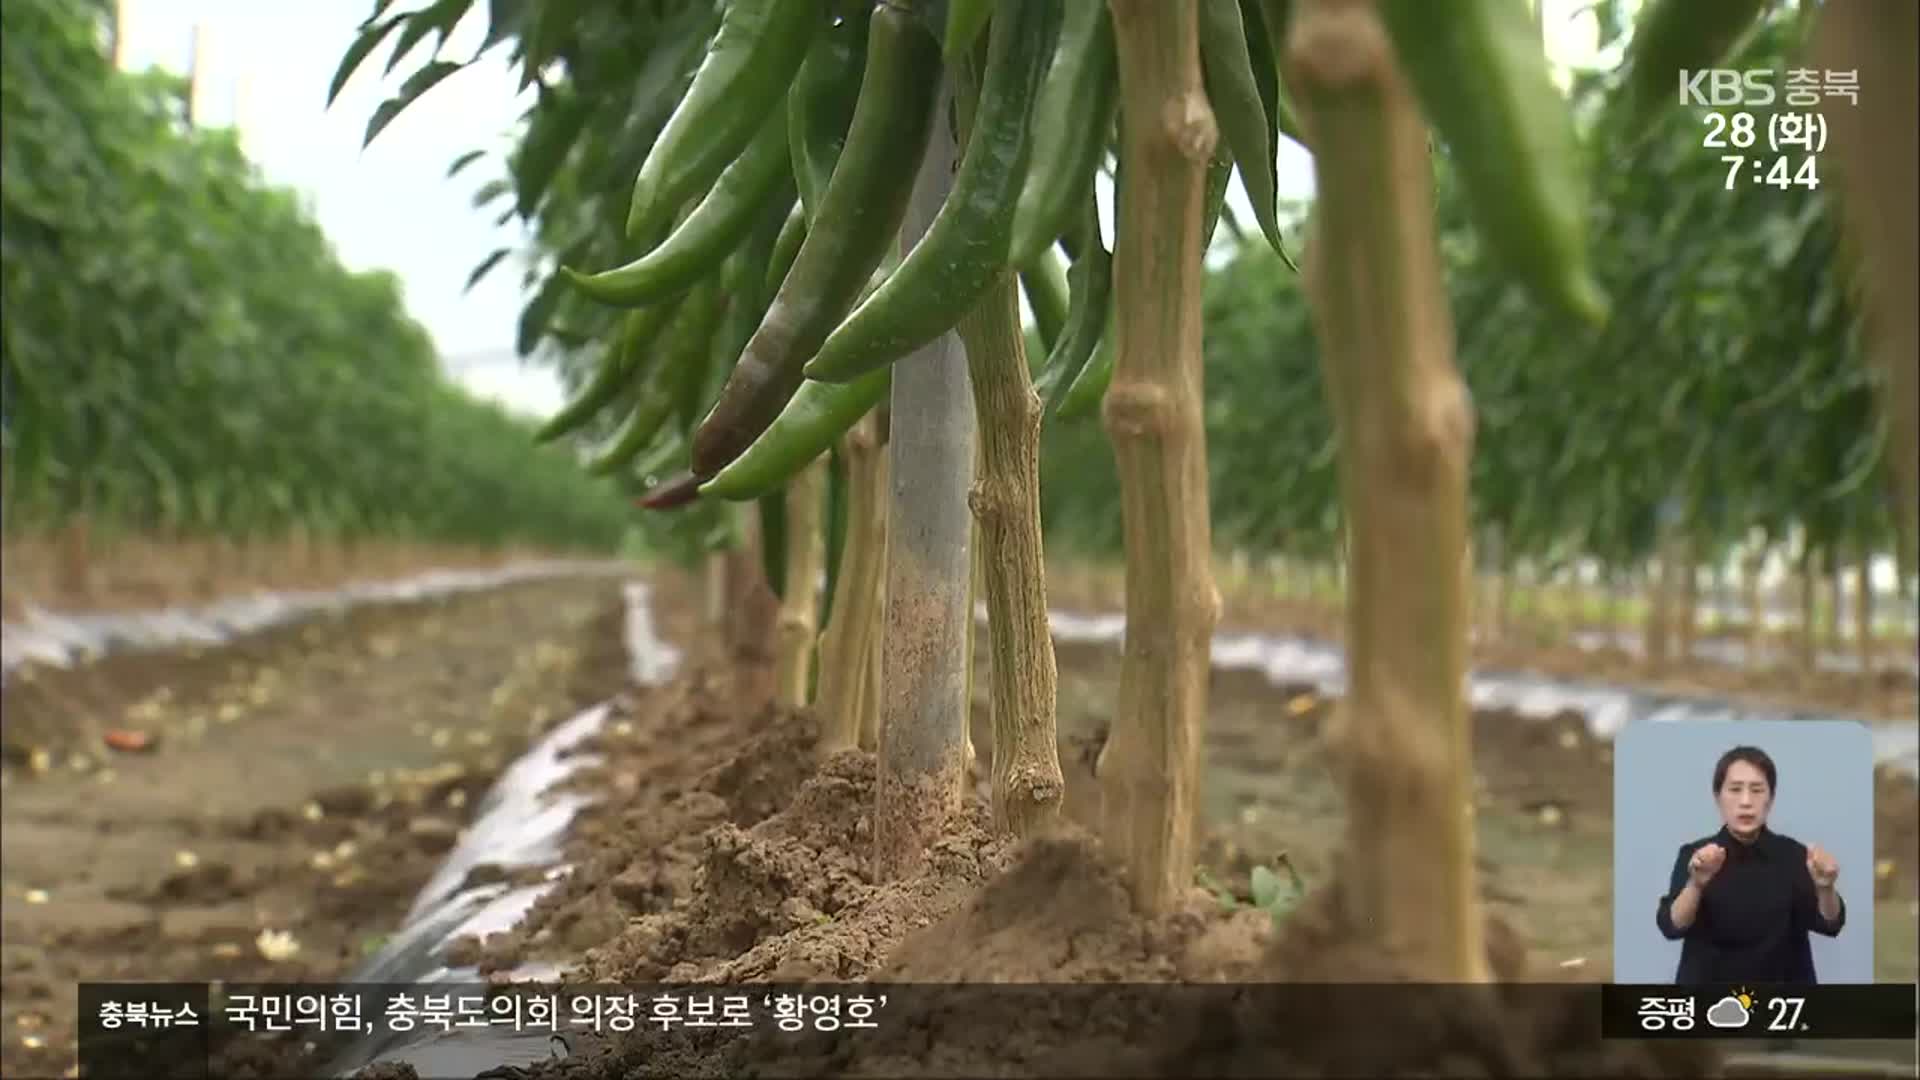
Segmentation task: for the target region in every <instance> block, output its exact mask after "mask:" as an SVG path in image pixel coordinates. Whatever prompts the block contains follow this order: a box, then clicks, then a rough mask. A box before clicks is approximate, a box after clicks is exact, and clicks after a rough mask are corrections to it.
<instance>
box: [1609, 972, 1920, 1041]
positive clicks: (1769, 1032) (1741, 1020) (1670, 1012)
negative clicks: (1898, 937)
mask: <svg viewBox="0 0 1920 1080" xmlns="http://www.w3.org/2000/svg"><path fill="white" fill-rule="evenodd" d="M1917 994H1920V987H1916V986H1915V985H1914V984H1912V983H1833V984H1827V985H1821V986H1799V985H1781V984H1775V983H1751V984H1741V983H1734V984H1726V985H1713V986H1665V985H1660V984H1622V983H1612V984H1608V985H1606V986H1604V987H1602V988H1601V995H1600V1002H1601V1013H1600V1017H1601V1019H1600V1031H1601V1034H1602V1035H1604V1036H1606V1037H1607V1038H1615V1039H1687V1038H1695V1039H1699V1038H1706V1039H1912V1038H1914V1036H1915V1034H1916V1029H1917V1028H1920V1021H1916V995H1917Z"/></svg>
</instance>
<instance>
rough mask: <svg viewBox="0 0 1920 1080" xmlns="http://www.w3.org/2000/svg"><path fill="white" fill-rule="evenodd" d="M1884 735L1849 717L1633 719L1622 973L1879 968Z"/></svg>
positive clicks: (1616, 792)
mask: <svg viewBox="0 0 1920 1080" xmlns="http://www.w3.org/2000/svg"><path fill="white" fill-rule="evenodd" d="M1873 763H1874V759H1873V738H1872V734H1871V732H1869V731H1868V730H1867V728H1866V727H1865V726H1864V725H1862V724H1860V723H1858V722H1855V721H1851V720H1739V721H1728V722H1718V723H1716V722H1706V723H1640V724H1630V725H1628V726H1627V727H1626V728H1625V729H1624V730H1622V731H1621V733H1620V735H1619V736H1618V737H1617V739H1616V740H1615V746H1614V765H1613V981H1614V982H1617V983H1663V984H1667V985H1682V986H1706V985H1718V984H1732V983H1752V984H1759V983H1816V982H1817V983H1870V982H1872V981H1873V884H1874V847H1873V798H1874V781H1873Z"/></svg>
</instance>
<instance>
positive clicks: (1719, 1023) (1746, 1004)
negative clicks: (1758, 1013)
mask: <svg viewBox="0 0 1920 1080" xmlns="http://www.w3.org/2000/svg"><path fill="white" fill-rule="evenodd" d="M1752 1016H1753V994H1752V992H1750V991H1748V990H1747V989H1746V988H1745V987H1741V988H1740V989H1739V990H1736V991H1734V992H1733V993H1731V994H1728V995H1727V996H1726V997H1723V998H1721V999H1720V1000H1719V1001H1716V1002H1714V1003H1713V1007H1712V1008H1711V1009H1708V1010H1707V1023H1709V1024H1711V1025H1713V1026H1714V1027H1717V1028H1741V1027H1746V1026H1747V1021H1748V1019H1750V1018H1751V1017H1752Z"/></svg>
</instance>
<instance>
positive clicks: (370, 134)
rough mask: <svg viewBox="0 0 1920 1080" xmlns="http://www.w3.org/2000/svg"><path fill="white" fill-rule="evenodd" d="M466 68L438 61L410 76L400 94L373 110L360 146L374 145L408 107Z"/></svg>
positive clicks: (446, 61)
mask: <svg viewBox="0 0 1920 1080" xmlns="http://www.w3.org/2000/svg"><path fill="white" fill-rule="evenodd" d="M465 66H466V65H464V64H456V63H453V62H451V61H448V60H436V61H434V62H433V63H431V64H428V65H427V66H426V67H423V68H421V69H420V70H419V71H416V72H414V73H413V74H412V75H409V76H408V77H407V81H406V82H405V83H402V84H401V86H400V92H399V93H398V94H395V95H394V96H393V97H390V98H388V99H387V100H385V101H383V102H381V103H380V107H379V108H377V109H375V110H373V118H372V119H370V120H368V121H367V135H366V138H365V139H363V140H361V143H360V145H361V146H362V147H367V146H371V145H373V140H374V138H375V136H378V135H379V134H380V133H381V132H382V131H384V130H386V127H387V125H388V124H391V123H393V121H394V119H395V118H396V117H398V116H399V115H400V113H401V112H402V111H404V110H405V109H406V107H407V106H409V105H411V104H413V103H414V102H415V101H417V100H419V98H420V95H422V94H424V93H426V92H427V91H429V90H431V89H433V88H434V87H435V86H436V85H438V84H439V83H440V81H441V80H442V79H445V78H446V77H447V76H449V75H452V74H453V73H455V72H457V71H459V70H461V69H462V68H463V67H465Z"/></svg>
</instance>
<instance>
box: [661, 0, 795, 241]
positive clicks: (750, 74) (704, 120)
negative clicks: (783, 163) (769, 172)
mask: <svg viewBox="0 0 1920 1080" xmlns="http://www.w3.org/2000/svg"><path fill="white" fill-rule="evenodd" d="M822 25H823V21H822V20H821V18H820V0H730V2H729V3H728V4H727V6H726V12H725V14H723V15H722V16H721V17H720V29H719V31H718V32H717V33H715V34H714V37H713V43H712V45H710V46H709V47H708V49H707V55H706V59H704V60H702V61H701V62H700V67H699V69H698V70H697V71H695V72H694V73H693V82H692V83H691V84H690V85H689V86H688V87H687V92H686V96H685V97H683V98H681V99H680V104H679V105H677V106H675V108H674V110H673V115H672V116H670V117H668V119H667V124H666V127H665V128H664V129H663V130H662V131H661V132H660V137H659V138H658V139H656V140H655V141H654V144H653V149H652V150H650V151H649V152H648V153H647V157H646V160H645V161H644V162H642V163H641V166H640V175H639V176H638V177H637V178H636V179H635V180H634V184H633V202H632V205H631V207H630V209H629V210H628V212H627V235H628V236H632V237H640V236H645V235H647V234H648V233H650V232H651V231H652V230H653V229H654V227H655V226H656V225H657V223H658V222H660V221H661V220H663V219H664V218H666V217H668V216H670V215H671V214H672V213H673V208H674V207H676V206H679V205H681V204H682V203H685V202H686V201H687V200H688V199H690V198H692V197H693V195H694V193H695V192H698V191H701V190H703V189H705V188H706V187H707V186H708V185H710V184H712V183H713V182H714V180H715V179H716V178H718V177H719V175H720V173H721V171H722V170H723V169H725V168H726V167H727V165H728V163H729V162H731V161H733V159H734V158H735V157H738V156H739V154H740V151H741V150H743V149H745V148H746V146H747V144H748V143H749V142H751V141H753V137H754V135H755V133H757V132H758V131H759V130H760V129H761V128H762V127H763V126H764V124H765V122H766V119H767V117H768V115H769V114H771V113H775V112H777V111H779V106H780V99H781V98H782V97H783V96H784V95H785V94H786V92H787V87H788V86H789V85H791V84H792V82H793V76H794V73H795V72H797V71H798V70H799V69H800V62H801V61H802V60H804V59H805V58H806V55H807V50H808V48H809V47H810V46H811V45H812V44H813V37H814V35H815V34H816V33H818V32H819V30H820V28H821V26H822Z"/></svg>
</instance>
